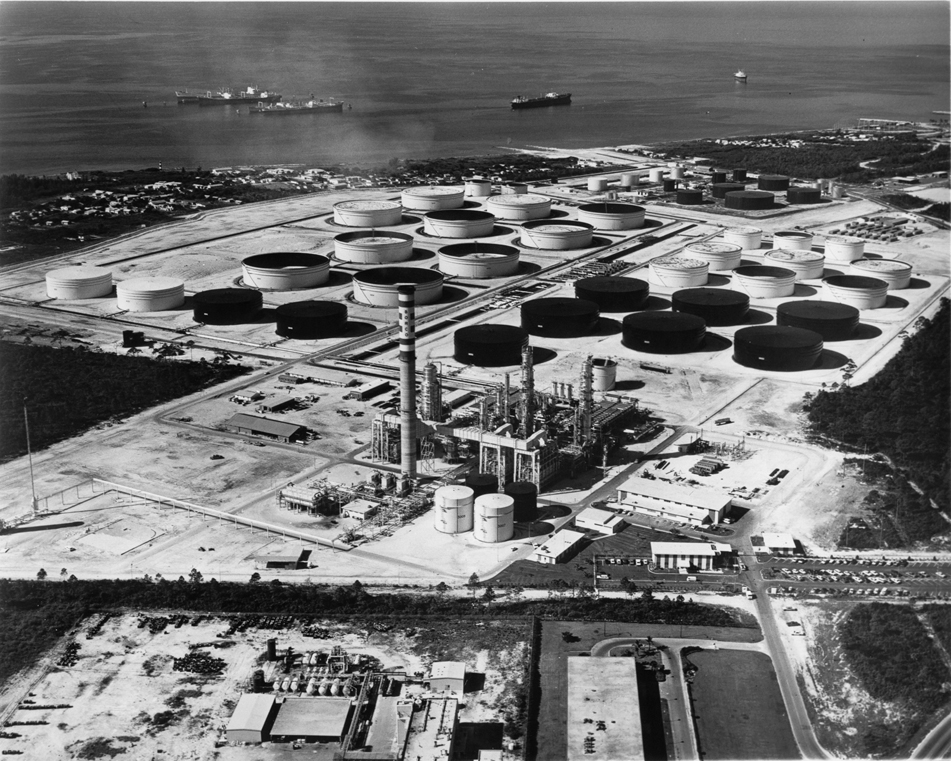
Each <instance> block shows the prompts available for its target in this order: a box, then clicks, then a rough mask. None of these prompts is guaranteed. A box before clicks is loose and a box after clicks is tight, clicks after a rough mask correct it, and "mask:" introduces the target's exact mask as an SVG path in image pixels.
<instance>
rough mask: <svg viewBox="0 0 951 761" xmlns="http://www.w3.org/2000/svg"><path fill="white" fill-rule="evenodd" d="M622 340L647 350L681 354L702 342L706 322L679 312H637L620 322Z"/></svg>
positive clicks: (635, 348)
mask: <svg viewBox="0 0 951 761" xmlns="http://www.w3.org/2000/svg"><path fill="white" fill-rule="evenodd" d="M621 328H622V333H621V335H622V343H623V344H624V345H625V346H627V347H628V348H629V349H634V350H636V351H644V352H650V353H651V354H684V353H686V352H690V351H696V350H697V349H699V348H700V347H701V345H702V344H703V339H704V337H705V336H706V334H707V324H706V323H705V322H704V321H703V318H701V317H697V316H696V315H692V314H685V313H683V312H637V313H635V314H629V315H628V316H627V317H625V318H624V321H623V322H622V324H621Z"/></svg>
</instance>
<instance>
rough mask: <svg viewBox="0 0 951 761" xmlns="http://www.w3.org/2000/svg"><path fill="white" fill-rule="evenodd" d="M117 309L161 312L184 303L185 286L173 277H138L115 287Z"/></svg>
mask: <svg viewBox="0 0 951 761" xmlns="http://www.w3.org/2000/svg"><path fill="white" fill-rule="evenodd" d="M116 295H117V296H118V301H119V309H124V310H126V311H128V312H161V311H162V310H164V309H177V308H178V307H180V306H181V305H182V304H184V303H185V284H184V283H183V282H182V281H181V280H178V279H176V278H174V277H139V278H133V279H132V280H123V281H122V282H120V283H119V284H118V285H117V286H116Z"/></svg>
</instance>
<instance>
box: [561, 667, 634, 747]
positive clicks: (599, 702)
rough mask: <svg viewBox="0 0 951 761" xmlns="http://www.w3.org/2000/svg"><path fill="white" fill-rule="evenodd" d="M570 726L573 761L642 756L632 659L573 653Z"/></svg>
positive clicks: (570, 677)
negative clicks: (588, 721) (587, 656)
mask: <svg viewBox="0 0 951 761" xmlns="http://www.w3.org/2000/svg"><path fill="white" fill-rule="evenodd" d="M586 719H590V723H585V720H586ZM599 722H600V723H599ZM567 730H568V756H567V758H568V761H615V760H616V759H624V761H643V758H644V736H643V731H642V729H641V710H640V698H639V695H638V690H637V664H636V663H635V662H634V659H633V658H581V657H571V658H568V723H567Z"/></svg>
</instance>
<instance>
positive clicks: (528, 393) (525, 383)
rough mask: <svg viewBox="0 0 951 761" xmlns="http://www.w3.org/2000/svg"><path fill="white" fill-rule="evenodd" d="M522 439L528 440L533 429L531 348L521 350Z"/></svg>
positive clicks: (533, 376) (533, 393)
mask: <svg viewBox="0 0 951 761" xmlns="http://www.w3.org/2000/svg"><path fill="white" fill-rule="evenodd" d="M521 424H522V437H523V438H526V439H527V438H528V437H529V436H531V435H532V434H533V433H534V427H535V368H534V366H533V365H532V347H531V346H526V347H525V348H524V349H522V420H521Z"/></svg>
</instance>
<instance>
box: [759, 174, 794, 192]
mask: <svg viewBox="0 0 951 761" xmlns="http://www.w3.org/2000/svg"><path fill="white" fill-rule="evenodd" d="M756 187H758V188H759V189H760V190H787V189H788V188H789V178H788V177H787V176H786V175H784V174H761V175H760V176H759V182H758V183H757V185H756Z"/></svg>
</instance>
